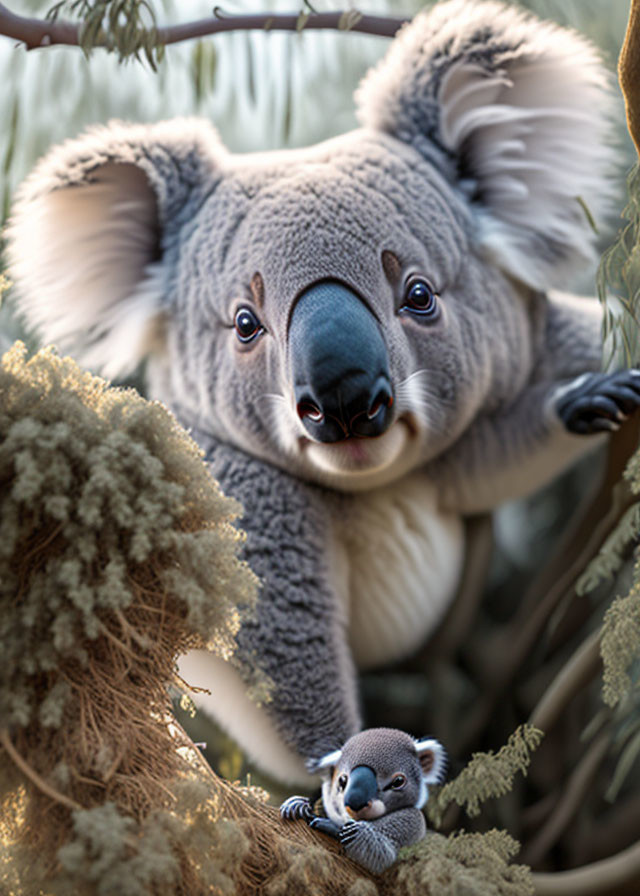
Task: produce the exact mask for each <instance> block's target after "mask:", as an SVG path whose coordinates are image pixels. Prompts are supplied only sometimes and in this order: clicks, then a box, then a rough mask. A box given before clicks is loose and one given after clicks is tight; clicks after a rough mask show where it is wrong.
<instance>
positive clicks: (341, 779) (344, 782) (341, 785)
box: [338, 775, 349, 790]
mask: <svg viewBox="0 0 640 896" xmlns="http://www.w3.org/2000/svg"><path fill="white" fill-rule="evenodd" d="M348 780H349V779H348V778H347V776H346V775H340V777H339V778H338V790H344V789H345V787H346V786H347V781H348Z"/></svg>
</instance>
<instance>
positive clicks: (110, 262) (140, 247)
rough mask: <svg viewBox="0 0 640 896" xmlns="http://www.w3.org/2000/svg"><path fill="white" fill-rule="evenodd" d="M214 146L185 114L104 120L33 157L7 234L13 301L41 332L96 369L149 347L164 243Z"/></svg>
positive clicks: (157, 329)
mask: <svg viewBox="0 0 640 896" xmlns="http://www.w3.org/2000/svg"><path fill="white" fill-rule="evenodd" d="M223 152H224V150H223V149H222V147H221V146H220V143H219V141H218V138H217V136H216V133H215V131H214V130H213V129H212V128H211V127H210V126H209V125H208V124H206V123H203V122H201V121H197V120H195V119H178V120H175V121H170V122H162V123H160V124H156V125H127V124H122V123H119V122H113V123H111V124H109V125H107V126H104V127H98V128H94V129H92V130H90V131H88V132H87V133H85V134H84V135H83V136H81V137H80V138H79V139H76V140H69V141H67V142H66V143H64V144H62V145H61V146H58V147H56V148H54V149H53V150H52V151H51V152H50V153H49V155H48V156H46V157H45V158H44V159H43V160H42V161H41V162H40V163H39V164H38V166H37V167H36V169H35V170H34V171H33V173H32V174H31V175H30V176H29V177H28V178H27V180H26V181H25V183H24V184H23V185H22V187H21V188H20V190H19V191H18V194H17V197H16V201H15V205H14V208H13V214H12V216H11V218H10V220H9V226H8V231H7V236H8V259H9V276H10V278H11V279H12V280H13V281H14V283H15V290H16V294H17V303H18V309H19V312H21V313H22V314H23V316H24V318H25V320H26V322H27V324H28V325H29V326H31V327H32V328H34V329H35V331H36V332H37V333H38V335H39V336H40V338H41V339H42V341H43V342H47V343H49V342H53V343H55V344H56V345H57V346H58V348H59V349H60V350H61V351H65V352H66V351H69V352H71V353H72V354H74V355H75V357H76V358H77V359H78V360H80V361H81V362H82V363H84V364H86V365H87V366H88V367H92V368H95V369H98V370H100V371H101V372H102V373H104V374H105V375H106V376H108V377H115V376H120V375H123V374H127V373H129V372H131V371H132V370H133V369H134V368H135V367H136V365H137V364H138V363H139V362H140V361H141V360H142V359H143V358H144V357H145V356H146V355H148V354H150V353H152V352H153V350H154V349H157V348H158V347H159V346H158V342H159V341H160V336H159V334H160V333H161V332H162V320H163V317H164V314H165V313H166V309H167V304H168V289H169V285H168V284H169V278H170V275H171V270H170V263H171V254H172V253H171V250H172V249H173V248H175V246H176V242H177V236H176V235H177V233H178V231H179V229H180V227H181V225H182V224H183V223H184V222H185V221H187V220H189V217H190V215H192V214H193V211H194V209H195V208H196V207H197V205H198V203H199V202H200V201H201V199H202V195H203V192H204V191H205V190H206V189H210V188H211V186H212V185H213V183H214V179H215V177H216V171H217V160H218V159H219V158H220V156H221V155H222V153H223ZM174 254H175V253H174Z"/></svg>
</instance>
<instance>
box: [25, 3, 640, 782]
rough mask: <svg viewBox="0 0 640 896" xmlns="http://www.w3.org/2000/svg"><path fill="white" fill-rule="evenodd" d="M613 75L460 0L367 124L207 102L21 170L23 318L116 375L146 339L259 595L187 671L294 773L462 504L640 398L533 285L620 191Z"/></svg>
mask: <svg viewBox="0 0 640 896" xmlns="http://www.w3.org/2000/svg"><path fill="white" fill-rule="evenodd" d="M606 80H607V79H606V76H605V74H604V72H603V69H602V68H601V65H600V62H599V60H598V57H597V54H596V52H595V51H594V50H593V49H592V47H591V46H590V45H588V44H587V43H586V42H585V41H584V40H583V39H582V38H580V37H578V36H577V35H575V34H573V33H571V32H568V31H565V30H562V29H560V28H558V27H556V26H554V25H550V24H543V23H539V22H537V21H536V20H534V19H532V18H530V17H529V16H527V15H524V14H522V13H520V12H517V11H515V10H514V9H512V8H509V7H505V6H502V5H499V4H497V3H479V4H474V3H470V2H468V0H451V2H446V3H441V4H438V5H436V6H435V7H433V8H431V9H429V10H427V11H426V12H424V13H421V14H420V15H418V16H417V17H416V19H415V20H414V22H413V23H412V24H410V25H409V26H408V27H406V28H404V29H403V30H402V32H401V33H400V34H399V36H398V37H397V38H396V39H395V40H394V41H393V43H392V45H391V47H390V50H389V52H388V54H387V56H386V58H385V59H384V60H383V61H382V63H381V64H380V65H379V66H378V67H377V68H376V69H375V70H373V71H371V72H370V73H369V74H368V75H367V76H366V77H365V79H364V82H363V84H362V86H361V87H360V89H359V92H358V95H357V102H358V108H359V115H360V120H361V122H362V128H361V129H359V130H356V131H353V132H352V133H349V134H345V135H343V136H341V137H339V138H336V139H332V140H329V141H328V142H326V143H322V144H320V145H318V146H312V147H310V148H307V149H301V150H295V151H279V152H270V153H265V154H259V155H246V156H233V155H230V154H229V153H227V152H226V151H225V150H224V148H223V147H222V146H221V144H220V142H219V141H218V139H217V137H216V135H215V133H214V132H213V131H212V130H211V128H210V127H209V125H208V124H206V123H204V122H200V121H193V120H180V121H172V122H166V123H162V124H158V125H153V126H136V125H131V126H130V125H125V124H112V125H109V126H108V127H101V128H97V129H95V130H92V131H90V132H89V133H88V134H86V135H85V136H83V137H81V138H80V139H78V140H75V141H71V142H68V143H65V144H64V145H63V146H61V147H59V148H57V149H54V150H53V151H52V152H51V153H50V155H49V156H48V157H47V158H46V159H45V160H44V161H43V162H42V163H41V164H40V165H39V166H38V167H37V169H36V170H35V172H34V173H33V174H32V175H31V177H30V178H29V179H28V180H27V181H26V183H25V184H24V186H23V188H22V189H21V192H20V193H19V196H18V198H17V201H16V205H15V209H14V215H13V219H12V222H11V224H10V229H9V257H10V265H11V276H12V278H13V279H14V280H15V282H16V284H17V289H18V292H19V296H20V308H21V310H22V312H23V313H24V315H25V316H26V318H27V320H28V321H29V322H30V323H31V324H32V325H34V326H35V327H36V328H37V329H38V330H39V332H40V334H41V335H42V337H43V339H44V340H46V341H47V342H49V341H53V342H55V343H57V344H58V346H59V347H60V348H61V349H62V350H64V351H70V352H71V353H73V354H74V355H75V356H76V357H77V358H79V359H80V360H81V361H83V362H84V363H85V364H87V365H89V366H91V367H95V368H98V369H101V370H102V371H103V372H104V373H105V374H106V375H108V376H112V377H113V376H119V375H122V374H126V373H128V372H130V371H131V370H133V369H134V368H135V367H136V366H137V365H138V364H139V363H140V362H141V361H142V360H143V359H147V373H148V381H149V389H150V392H151V394H152V395H153V396H155V397H158V398H161V399H163V400H164V401H165V402H167V403H168V404H169V405H170V406H171V407H172V408H173V409H174V410H175V411H176V413H177V415H178V417H179V419H180V420H181V421H182V423H183V424H184V425H185V426H187V427H190V428H191V429H192V431H193V433H194V435H195V436H196V438H197V439H198V440H199V442H200V444H201V445H202V447H203V448H204V450H205V452H206V458H207V461H208V463H209V464H210V466H211V469H212V471H213V473H214V475H215V476H216V477H217V478H218V479H219V481H220V482H221V484H222V487H223V488H224V490H225V491H226V492H228V493H229V494H232V495H235V496H236V497H237V498H239V499H240V501H242V503H243V505H244V511H245V513H244V517H243V520H242V526H243V528H244V529H245V530H246V531H247V533H248V541H247V546H246V557H247V559H248V560H249V562H250V564H251V566H252V567H253V569H254V570H255V572H256V573H257V574H258V575H259V576H260V577H261V579H262V581H263V588H262V591H261V596H260V602H259V607H258V610H257V614H256V615H255V617H254V618H251V619H249V620H247V621H246V622H245V623H244V625H243V627H242V629H241V632H240V635H239V646H238V651H237V655H236V657H235V659H234V661H233V662H225V661H223V660H222V659H218V658H215V657H213V656H210V655H208V654H205V653H200V654H197V653H196V654H194V655H190V656H188V657H187V658H186V659H185V660H184V663H183V666H182V672H183V674H184V676H185V677H186V678H187V680H189V681H191V682H193V683H196V684H199V685H205V686H207V687H210V688H211V691H212V694H211V696H210V697H207V696H201V697H200V698H199V703H200V704H201V705H202V706H203V707H204V709H205V710H206V711H208V712H210V713H211V714H213V715H214V716H215V717H217V718H218V719H219V720H220V721H221V722H222V724H223V725H224V726H226V727H227V728H228V730H229V731H230V732H231V733H232V734H233V735H234V736H235V737H236V738H237V739H238V740H239V741H240V743H241V744H242V745H243V746H244V747H245V748H246V750H247V752H248V753H249V754H251V755H253V757H254V759H255V760H256V761H257V762H259V763H260V764H261V765H262V766H263V767H264V768H266V769H267V770H269V771H270V772H272V773H273V774H274V775H276V776H279V777H281V778H282V779H285V780H288V781H296V782H305V781H308V780H310V779H309V778H308V776H307V772H306V770H305V766H304V761H303V760H305V759H307V758H309V757H318V756H321V755H323V754H325V753H327V752H329V751H330V750H332V749H335V748H336V747H339V746H340V745H341V744H342V743H344V742H345V741H346V740H347V739H348V738H349V737H351V736H352V735H353V734H354V733H355V732H357V731H358V730H359V729H360V726H361V720H360V715H359V709H358V699H357V687H356V673H355V667H359V668H366V667H371V666H374V665H377V664H382V663H387V662H390V661H393V660H396V659H398V658H400V657H402V656H404V655H406V654H408V653H409V652H411V651H412V650H414V649H415V648H416V647H417V646H418V645H419V644H421V643H422V642H423V641H424V640H425V638H426V637H427V636H428V634H429V633H430V632H431V631H432V630H433V628H434V626H435V625H436V624H437V622H438V621H439V620H440V618H441V617H442V614H443V613H444V611H445V610H446V608H447V605H448V604H449V602H450V600H451V597H452V595H453V593H454V591H455V588H456V584H457V582H458V577H459V573H460V569H461V564H462V560H463V551H464V545H463V532H462V522H461V519H462V515H464V514H466V513H470V512H478V511H483V510H488V509H491V508H493V507H495V506H496V505H497V504H498V503H499V502H500V501H503V500H504V499H507V498H512V497H515V496H517V495H521V494H523V493H525V492H529V491H531V490H533V489H534V488H536V487H537V486H539V485H540V484H542V483H543V482H545V481H546V480H548V479H549V478H550V477H552V476H553V475H554V474H555V473H557V472H558V471H559V470H560V469H562V468H563V467H564V466H565V465H567V464H568V463H569V462H571V461H572V460H573V459H574V458H575V457H577V456H578V455H579V454H580V453H582V452H583V451H584V450H585V449H587V448H588V447H589V446H591V445H592V444H593V439H589V438H584V437H583V436H578V435H576V434H575V433H590V432H595V431H598V430H601V429H607V428H609V429H610V428H614V427H616V426H617V425H618V423H619V421H620V420H621V419H622V418H623V417H624V416H625V415H626V414H627V413H629V412H630V411H631V410H632V409H633V408H635V406H636V405H637V404H638V403H639V401H640V398H639V394H640V389H639V387H638V379H637V375H636V373H635V372H633V371H626V372H624V373H622V374H619V375H616V376H613V377H611V376H605V375H604V374H600V373H596V372H595V371H597V370H598V369H599V365H600V353H601V351H600V314H599V310H598V306H597V303H595V302H594V301H589V300H585V299H577V298H575V297H573V296H567V295H558V294H553V293H548V292H547V290H548V289H549V288H551V287H553V286H557V285H559V284H561V283H562V281H563V280H564V279H565V278H566V277H567V276H568V275H569V274H570V273H571V272H572V271H573V270H574V269H575V267H576V265H580V264H582V263H583V262H584V260H585V259H586V258H588V257H589V256H590V255H591V246H590V238H591V232H590V228H589V225H588V223H587V221H586V220H585V215H584V213H583V210H582V208H581V205H580V203H579V202H578V197H583V198H584V200H585V201H586V202H587V203H588V204H589V207H590V208H591V209H592V210H593V212H594V213H595V214H596V215H598V214H599V213H601V212H602V208H603V204H604V200H605V198H606V197H607V196H608V195H609V194H610V187H609V182H608V179H607V177H608V174H609V172H608V170H607V169H608V166H609V163H610V151H609V150H607V149H606V148H604V136H605V131H606V121H607V109H608V99H607V94H606ZM589 371H594V372H593V373H590V374H589V373H588V372H589ZM585 374H587V375H586V376H585ZM254 673H255V674H254ZM264 676H266V677H267V679H268V681H269V684H270V699H269V701H268V702H266V703H265V704H264V705H263V706H258V705H257V704H256V703H255V702H252V701H251V700H250V699H249V698H248V697H247V696H246V693H245V687H246V685H247V684H251V682H252V681H254V682H255V680H256V679H258V680H260V679H264Z"/></svg>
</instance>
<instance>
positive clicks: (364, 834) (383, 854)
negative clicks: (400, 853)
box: [340, 821, 397, 874]
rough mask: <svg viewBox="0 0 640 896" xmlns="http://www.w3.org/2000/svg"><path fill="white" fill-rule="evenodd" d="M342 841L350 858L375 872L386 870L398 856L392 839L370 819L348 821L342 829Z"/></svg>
mask: <svg viewBox="0 0 640 896" xmlns="http://www.w3.org/2000/svg"><path fill="white" fill-rule="evenodd" d="M340 843H341V844H342V846H343V848H344V851H345V853H346V854H347V856H348V857H349V858H350V859H353V861H354V862H357V863H358V864H359V865H362V867H363V868H366V869H367V870H368V871H371V872H372V873H373V874H380V873H381V872H382V871H386V869H387V868H389V867H390V866H391V865H393V863H394V862H395V860H396V858H397V852H396V848H395V846H394V845H393V843H392V842H391V840H390V839H389V838H388V837H385V836H384V835H383V834H380V833H379V832H377V831H376V830H375V828H374V826H373V825H372V824H371V823H370V822H368V821H347V822H346V823H345V824H344V825H343V826H342V828H341V829H340Z"/></svg>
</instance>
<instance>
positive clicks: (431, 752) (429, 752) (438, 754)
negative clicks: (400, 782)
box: [415, 737, 447, 784]
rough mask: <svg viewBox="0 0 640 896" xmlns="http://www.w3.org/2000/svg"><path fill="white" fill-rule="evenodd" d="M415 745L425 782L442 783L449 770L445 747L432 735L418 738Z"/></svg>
mask: <svg viewBox="0 0 640 896" xmlns="http://www.w3.org/2000/svg"><path fill="white" fill-rule="evenodd" d="M415 746H416V752H417V754H418V759H419V760H420V765H421V766H422V776H423V778H424V781H425V784H442V782H443V781H444V776H445V774H446V771H447V753H446V751H445V748H444V747H443V746H442V744H441V743H440V741H437V740H435V739H434V738H432V737H425V738H423V739H422V740H417V741H416V744H415Z"/></svg>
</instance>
